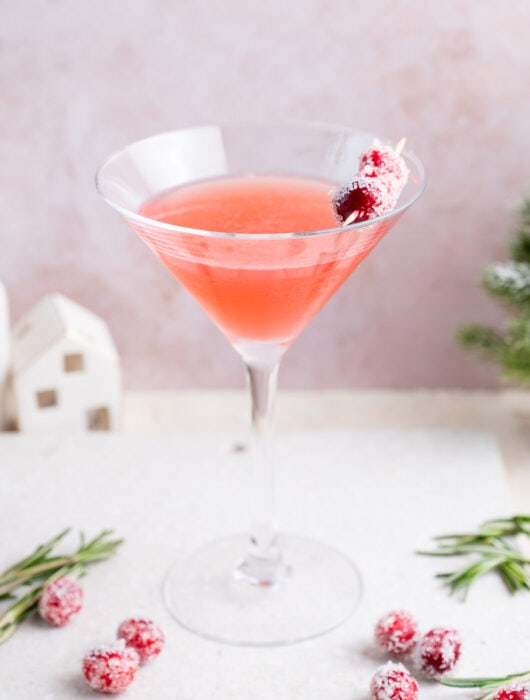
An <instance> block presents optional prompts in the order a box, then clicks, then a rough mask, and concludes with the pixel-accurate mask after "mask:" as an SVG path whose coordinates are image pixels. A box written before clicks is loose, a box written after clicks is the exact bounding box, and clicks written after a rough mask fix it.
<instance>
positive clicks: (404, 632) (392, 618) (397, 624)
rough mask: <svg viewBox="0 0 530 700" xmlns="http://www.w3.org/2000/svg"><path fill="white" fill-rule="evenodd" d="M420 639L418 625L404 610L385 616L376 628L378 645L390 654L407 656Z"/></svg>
mask: <svg viewBox="0 0 530 700" xmlns="http://www.w3.org/2000/svg"><path fill="white" fill-rule="evenodd" d="M417 639H418V625H417V623H416V620H415V619H414V618H413V617H412V615H411V614H410V613H408V612H405V611H404V610H393V611H391V612H389V613H386V615H383V617H381V618H380V619H379V621H378V622H377V624H376V626H375V641H376V643H377V645H378V646H379V647H380V648H381V649H383V650H384V651H387V652H389V653H390V654H396V655H399V654H406V653H407V652H409V651H410V650H411V649H412V648H413V647H414V645H415V644H416V641H417Z"/></svg>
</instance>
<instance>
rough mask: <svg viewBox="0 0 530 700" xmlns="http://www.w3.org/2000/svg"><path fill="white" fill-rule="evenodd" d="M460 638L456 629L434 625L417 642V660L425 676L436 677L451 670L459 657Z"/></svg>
mask: <svg viewBox="0 0 530 700" xmlns="http://www.w3.org/2000/svg"><path fill="white" fill-rule="evenodd" d="M461 646H462V640H461V639H460V634H459V633H458V632H457V631H456V630H451V629H444V628H443V627H435V628H434V629H432V630H429V632H427V634H425V635H424V636H423V637H422V638H421V639H420V642H419V644H418V651H417V653H418V662H419V665H420V667H421V669H422V671H424V673H425V674H426V675H427V676H430V677H431V678H436V677H437V676H443V675H444V673H447V672H448V671H451V670H452V669H453V668H454V666H455V664H456V662H457V661H458V659H459V658H460V649H461Z"/></svg>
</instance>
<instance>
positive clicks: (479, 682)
mask: <svg viewBox="0 0 530 700" xmlns="http://www.w3.org/2000/svg"><path fill="white" fill-rule="evenodd" d="M514 681H519V682H520V683H525V682H527V681H530V671H523V673H512V674H510V675H509V676H504V677H497V678H439V679H438V682H439V683H441V684H442V685H446V686H448V687H450V688H478V689H479V690H492V691H493V692H491V693H487V694H486V695H481V696H480V698H479V700H491V699H492V698H493V697H494V695H495V692H496V690H497V689H498V688H500V687H502V686H503V685H509V684H510V683H513V682H514Z"/></svg>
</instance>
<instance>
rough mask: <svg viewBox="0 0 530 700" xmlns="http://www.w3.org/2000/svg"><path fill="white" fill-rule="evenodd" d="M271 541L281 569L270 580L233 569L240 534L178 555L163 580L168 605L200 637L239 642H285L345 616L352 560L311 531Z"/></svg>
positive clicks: (353, 582)
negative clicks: (278, 577) (261, 582)
mask: <svg viewBox="0 0 530 700" xmlns="http://www.w3.org/2000/svg"><path fill="white" fill-rule="evenodd" d="M278 545H279V547H280V548H281V551H282V553H283V557H284V560H285V563H286V571H287V572H288V573H287V575H286V577H285V579H284V580H283V581H281V582H280V583H278V584H277V585H275V586H271V587H261V586H257V585H253V584H252V583H250V582H249V581H248V580H246V579H245V578H244V577H241V576H240V575H238V572H237V567H238V565H239V564H240V562H241V560H242V559H243V556H244V554H245V552H246V551H247V550H248V546H249V541H248V537H247V536H243V535H241V536H235V537H228V538H225V539H222V540H216V541H215V542H211V543H209V544H207V545H205V546H203V547H201V548H200V549H198V550H196V551H195V552H193V553H191V554H189V555H185V556H182V557H181V558H180V559H178V560H177V561H176V562H175V563H174V564H173V566H172V567H171V569H170V570H169V572H168V575H167V577H166V580H165V583H164V598H165V601H166V604H167V607H168V608H169V611H170V612H171V614H172V615H173V617H174V618H175V619H176V620H177V622H179V623H180V624H181V625H182V626H183V627H185V628H186V629H188V630H190V631H191V632H195V633H196V634H198V635H200V636H201V637H205V638H207V639H212V640H215V641H218V642H224V643H226V644H234V645H241V646H277V645H284V644H293V643H295V642H301V641H303V640H304V639H311V638H313V637H318V636H319V635H321V634H325V633H326V632H329V631H330V630H332V629H334V628H335V627H337V626H338V625H340V624H342V623H343V622H345V621H346V620H347V619H348V618H349V617H350V615H351V614H352V613H353V612H354V610H355V609H356V608H357V606H358V604H359V602H360V599H361V592H362V585H361V578H360V575H359V572H358V571H357V569H356V567H355V566H354V565H353V564H352V563H351V562H350V561H349V560H348V559H347V558H346V557H344V556H343V555H342V554H341V553H340V552H338V551H337V550H335V549H333V548H332V547H329V546H328V545H325V544H321V543H320V542H317V541H314V540H311V539H306V538H302V537H292V536H281V537H279V538H278Z"/></svg>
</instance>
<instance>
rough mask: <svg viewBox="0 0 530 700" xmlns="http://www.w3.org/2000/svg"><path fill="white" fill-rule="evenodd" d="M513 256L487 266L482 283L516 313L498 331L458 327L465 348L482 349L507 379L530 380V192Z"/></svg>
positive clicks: (511, 249)
mask: <svg viewBox="0 0 530 700" xmlns="http://www.w3.org/2000/svg"><path fill="white" fill-rule="evenodd" d="M509 254H510V259H509V260H508V261H507V262H497V263H491V264H490V265H487V266H486V268H485V269H484V271H483V274H482V286H483V287H484V289H485V290H486V291H487V292H488V293H489V294H490V295H491V296H493V297H494V298H496V299H498V300H499V301H501V302H502V303H503V304H505V305H507V306H508V307H509V308H510V309H511V311H512V313H513V314H514V315H513V317H512V319H511V320H510V321H509V322H508V323H507V324H506V326H505V327H504V328H503V329H501V330H497V329H495V328H490V327H489V326H485V325H481V324H469V325H465V326H462V327H461V328H459V329H458V331H457V334H456V339H457V341H458V343H459V344H460V345H462V346H463V347H465V348H467V349H469V350H472V351H476V352H479V353H480V354H481V355H482V356H483V357H484V358H485V359H486V360H489V361H492V362H495V363H496V364H498V365H499V366H500V367H501V370H502V377H503V379H505V380H509V381H516V382H519V383H521V384H528V383H530V194H529V195H528V196H527V197H526V198H525V199H524V200H523V202H522V204H521V206H520V208H519V211H518V213H517V221H516V230H515V234H514V236H513V239H512V241H511V243H510V245H509Z"/></svg>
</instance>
